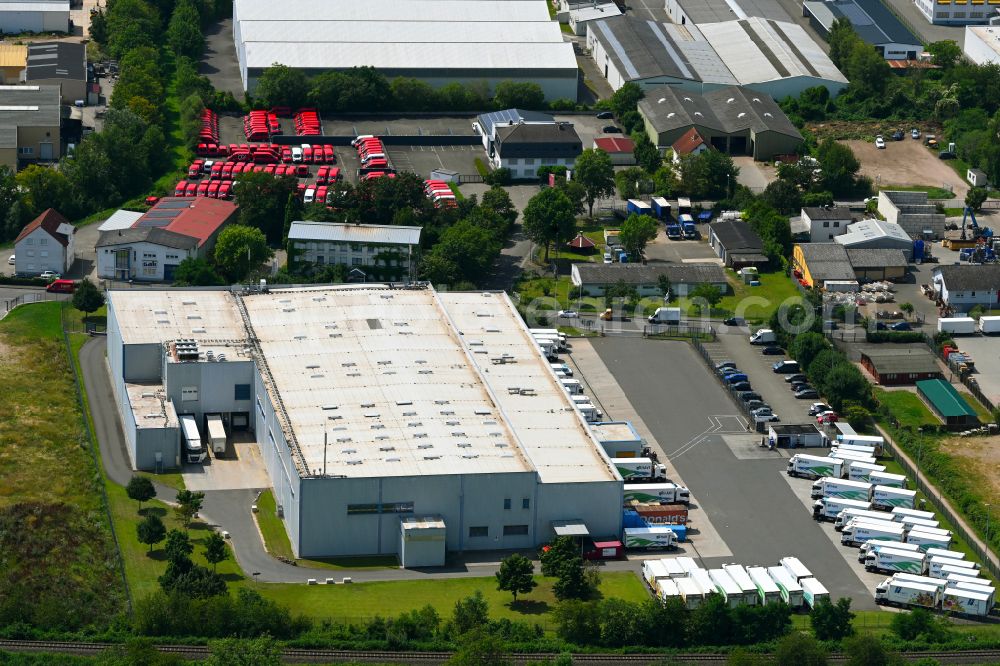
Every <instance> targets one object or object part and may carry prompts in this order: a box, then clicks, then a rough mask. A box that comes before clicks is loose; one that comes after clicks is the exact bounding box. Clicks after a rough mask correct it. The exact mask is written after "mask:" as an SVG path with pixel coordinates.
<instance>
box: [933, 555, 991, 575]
mask: <svg viewBox="0 0 1000 666" xmlns="http://www.w3.org/2000/svg"><path fill="white" fill-rule="evenodd" d="M945 567H950V569H949V570H948V571H947V572H945V571H944V568H945ZM959 569H963V570H965V573H963V572H962V571H959ZM924 570H925V573H926V574H927V575H928V576H930V577H931V578H947V577H948V574H949V573H957V574H959V575H963V576H978V575H979V565H978V564H976V563H975V562H970V561H968V560H958V559H955V558H954V557H942V556H940V555H935V556H933V557H928V558H927V566H926V567H925V569H924ZM942 574H943V575H942Z"/></svg>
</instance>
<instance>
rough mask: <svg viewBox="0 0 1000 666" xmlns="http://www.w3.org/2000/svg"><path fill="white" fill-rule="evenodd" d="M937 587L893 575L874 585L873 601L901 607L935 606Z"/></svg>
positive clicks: (937, 596)
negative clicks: (900, 578)
mask: <svg viewBox="0 0 1000 666" xmlns="http://www.w3.org/2000/svg"><path fill="white" fill-rule="evenodd" d="M938 598H939V595H938V587H937V586H936V585H928V584H927V583H915V582H912V581H908V580H898V579H896V577H895V576H893V577H892V578H890V579H888V580H886V581H884V582H882V583H879V584H878V585H877V586H875V603H877V604H881V605H886V606H900V607H902V608H911V607H914V606H916V607H920V608H937V605H938Z"/></svg>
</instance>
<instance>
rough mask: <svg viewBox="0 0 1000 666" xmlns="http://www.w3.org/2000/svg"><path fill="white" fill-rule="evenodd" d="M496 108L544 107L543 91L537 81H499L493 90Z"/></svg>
mask: <svg viewBox="0 0 1000 666" xmlns="http://www.w3.org/2000/svg"><path fill="white" fill-rule="evenodd" d="M493 105H494V106H495V107H496V108H498V109H536V110H537V109H544V108H545V91H543V90H542V87H541V86H540V85H538V84H537V83H531V82H517V81H501V82H500V83H498V84H497V86H496V89H494V91H493Z"/></svg>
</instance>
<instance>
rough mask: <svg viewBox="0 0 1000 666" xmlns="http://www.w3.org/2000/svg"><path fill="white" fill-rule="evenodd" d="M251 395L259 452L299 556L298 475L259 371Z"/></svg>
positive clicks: (277, 504)
mask: <svg viewBox="0 0 1000 666" xmlns="http://www.w3.org/2000/svg"><path fill="white" fill-rule="evenodd" d="M253 374H254V382H253V395H254V405H253V408H252V413H251V415H250V420H251V423H253V424H254V432H255V433H256V438H257V444H258V446H259V447H260V455H261V457H262V458H263V459H264V466H265V467H266V468H267V474H268V476H269V477H270V478H271V486H272V488H273V489H274V502H275V505H276V506H278V507H280V514H281V516H282V520H283V521H284V523H285V529H286V530H287V531H288V540H289V542H290V543H291V546H292V550H293V551H294V552H295V555H296V557H300V556H302V551H301V548H300V543H299V535H300V523H299V515H300V513H299V503H300V502H301V501H302V497H301V495H300V479H299V473H298V470H296V468H295V463H294V462H293V461H292V456H291V449H290V447H289V446H288V443H287V442H286V441H285V436H284V434H283V433H282V431H281V425H280V423H279V421H278V418H277V416H276V414H275V411H274V405H272V404H271V398H270V397H269V396H268V393H267V390H266V389H265V388H264V384H263V381H262V380H261V376H260V372H254V373H253Z"/></svg>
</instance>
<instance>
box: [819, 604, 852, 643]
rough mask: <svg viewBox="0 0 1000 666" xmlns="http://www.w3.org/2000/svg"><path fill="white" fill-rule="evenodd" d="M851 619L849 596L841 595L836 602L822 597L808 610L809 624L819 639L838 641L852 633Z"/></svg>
mask: <svg viewBox="0 0 1000 666" xmlns="http://www.w3.org/2000/svg"><path fill="white" fill-rule="evenodd" d="M853 619H854V613H852V612H851V599H850V597H841V598H840V599H837V603H836V604H832V603H830V600H829V599H824V600H823V601H821V602H820V603H818V604H816V605H815V606H813V609H812V610H811V611H810V612H809V624H811V625H812V629H813V633H814V634H815V635H816V638H818V639H819V640H821V641H839V640H841V639H843V638H847V637H848V636H850V635H852V634H853V633H854V627H853V626H851V620H853Z"/></svg>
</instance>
